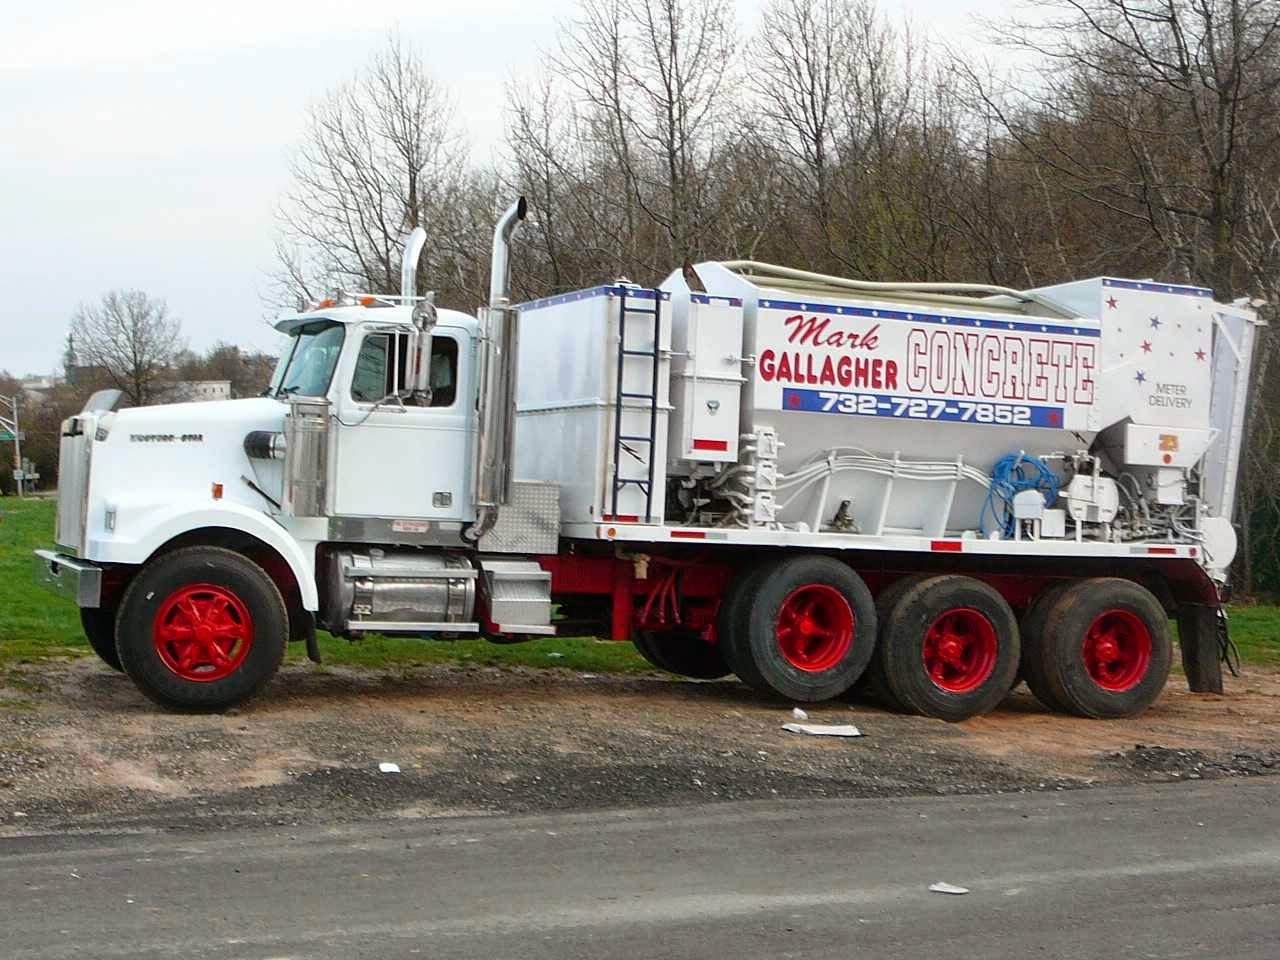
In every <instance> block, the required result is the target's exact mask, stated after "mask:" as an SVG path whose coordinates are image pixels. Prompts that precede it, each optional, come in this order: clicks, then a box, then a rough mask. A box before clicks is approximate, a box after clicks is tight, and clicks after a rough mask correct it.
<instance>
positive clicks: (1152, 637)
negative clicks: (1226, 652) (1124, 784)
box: [1039, 577, 1173, 720]
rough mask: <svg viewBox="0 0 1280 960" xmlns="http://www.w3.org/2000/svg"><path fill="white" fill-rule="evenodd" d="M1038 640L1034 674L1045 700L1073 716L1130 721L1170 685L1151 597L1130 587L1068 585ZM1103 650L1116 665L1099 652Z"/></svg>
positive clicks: (1166, 651)
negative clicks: (1046, 695) (1039, 677)
mask: <svg viewBox="0 0 1280 960" xmlns="http://www.w3.org/2000/svg"><path fill="white" fill-rule="evenodd" d="M1043 635H1044V642H1043V643H1042V645H1041V648H1040V663H1039V667H1040V669H1041V670H1043V671H1044V679H1045V683H1046V684H1047V687H1048V690H1049V692H1050V695H1051V696H1052V697H1054V698H1055V699H1056V700H1057V702H1059V703H1061V704H1062V708H1063V709H1065V710H1066V711H1068V712H1070V713H1074V714H1076V715H1078V716H1081V717H1090V718H1092V719H1096V720H1109V719H1116V718H1120V717H1134V716H1137V715H1138V714H1140V713H1142V712H1143V711H1144V710H1146V709H1147V708H1148V707H1150V706H1151V704H1153V703H1155V701H1156V699H1157V698H1158V697H1159V696H1160V693H1161V691H1162V690H1164V685H1165V682H1166V681H1167V680H1168V679H1169V667H1170V665H1171V664H1172V663H1173V637H1172V633H1171V631H1170V629H1169V618H1168V617H1167V616H1166V615H1165V611H1164V608H1163V607H1161V606H1160V602H1159V601H1158V600H1157V599H1156V598H1155V596H1154V595H1152V593H1151V591H1149V590H1147V589H1146V588H1144V587H1140V586H1138V584H1136V583H1133V582H1131V581H1129V580H1120V579H1115V578H1110V577H1106V578H1103V577H1099V578H1097V579H1092V580H1081V581H1078V582H1076V583H1073V584H1072V585H1071V586H1070V587H1068V588H1067V589H1066V590H1064V591H1063V592H1062V593H1061V594H1060V595H1059V596H1058V597H1057V599H1056V600H1055V602H1054V603H1053V606H1052V607H1051V608H1050V609H1049V611H1048V613H1047V615H1046V617H1045V625H1044V634H1043ZM1144 635H1145V639H1144ZM1108 642H1109V643H1110V644H1111V645H1112V649H1113V650H1114V651H1115V653H1116V656H1115V659H1110V657H1109V654H1107V653H1105V652H1102V651H1104V650H1105V649H1106V648H1105V647H1104V646H1103V644H1105V643H1108ZM1144 647H1146V654H1145V655H1143V653H1142V650H1143V648H1144Z"/></svg>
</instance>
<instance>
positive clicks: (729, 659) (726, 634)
mask: <svg viewBox="0 0 1280 960" xmlns="http://www.w3.org/2000/svg"><path fill="white" fill-rule="evenodd" d="M768 566H769V565H768V564H754V565H750V566H745V567H743V568H742V569H740V570H738V571H737V573H736V575H735V576H734V578H733V579H732V580H730V581H729V585H728V587H726V588H725V591H724V596H722V597H721V598H720V609H719V610H718V611H717V613H716V646H717V648H719V650H720V655H721V656H722V657H724V662H725V664H726V665H727V666H728V667H729V671H730V672H731V673H733V674H735V675H736V676H737V677H738V678H739V679H741V678H742V674H741V672H740V671H739V670H738V667H737V665H736V663H735V661H734V649H735V645H734V642H733V638H734V637H736V636H738V635H739V634H741V633H743V632H744V631H745V630H746V629H747V614H748V613H749V612H750V610H749V604H747V603H746V601H745V598H747V597H749V596H751V595H752V594H753V593H754V592H755V589H756V586H755V585H756V583H757V581H758V580H759V579H760V577H761V576H762V575H763V574H764V572H765V571H766V570H767V569H768Z"/></svg>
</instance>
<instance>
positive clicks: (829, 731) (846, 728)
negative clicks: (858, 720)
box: [782, 723, 862, 737]
mask: <svg viewBox="0 0 1280 960" xmlns="http://www.w3.org/2000/svg"><path fill="white" fill-rule="evenodd" d="M782 729H783V730H786V731H788V732H789V733H807V734H808V735H809V736H811V737H860V736H862V731H861V730H859V729H858V728H857V727H855V726H854V725H853V724H852V723H784V724H783V725H782Z"/></svg>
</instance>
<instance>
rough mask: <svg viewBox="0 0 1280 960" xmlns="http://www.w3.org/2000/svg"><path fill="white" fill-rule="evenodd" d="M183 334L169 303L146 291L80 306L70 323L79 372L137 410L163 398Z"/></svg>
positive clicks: (119, 292) (110, 295) (114, 293)
mask: <svg viewBox="0 0 1280 960" xmlns="http://www.w3.org/2000/svg"><path fill="white" fill-rule="evenodd" d="M181 333H182V325H181V324H180V323H179V322H178V320H176V319H175V318H173V317H171V316H170V315H169V310H168V308H167V307H166V306H165V303H164V301H163V300H154V299H152V298H151V297H149V296H147V295H146V294H145V293H143V292H142V291H141V290H112V291H110V292H108V293H106V294H104V295H103V297H102V299H101V300H100V301H99V302H97V303H94V304H81V305H80V306H79V307H78V308H77V310H76V312H75V314H74V315H73V316H72V319H71V335H72V337H73V338H74V342H75V349H76V354H77V356H78V357H79V361H80V366H81V367H85V368H89V369H91V370H92V371H94V373H96V374H100V375H101V376H103V377H104V378H106V379H107V380H108V381H109V382H110V383H112V384H113V385H114V386H116V387H117V388H119V389H120V390H121V391H123V393H124V396H125V398H126V400H127V401H128V403H129V404H130V405H132V406H145V405H146V404H149V403H156V402H157V401H159V400H162V399H163V398H164V395H165V393H166V392H167V391H168V384H169V381H170V379H171V372H172V367H173V364H174V361H175V359H176V358H177V357H178V356H179V355H180V354H181V352H182V350H183V343H182V338H181Z"/></svg>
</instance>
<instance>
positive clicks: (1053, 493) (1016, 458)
mask: <svg viewBox="0 0 1280 960" xmlns="http://www.w3.org/2000/svg"><path fill="white" fill-rule="evenodd" d="M1059 485H1060V484H1059V480H1058V476H1057V474H1055V473H1054V472H1053V470H1052V469H1051V468H1050V467H1049V464H1047V463H1045V462H1044V461H1043V460H1041V459H1040V458H1039V457H1032V456H1029V455H1027V454H1025V453H1011V454H1009V456H1007V457H1001V458H1000V459H999V460H997V461H996V464H995V466H993V467H992V468H991V489H990V490H988V491H987V500H986V503H984V504H983V505H982V516H981V517H980V518H979V521H978V522H979V524H980V525H981V526H982V532H983V533H986V532H987V511H990V512H991V518H992V519H993V520H994V521H995V522H996V523H997V524H999V529H1000V532H1001V534H1002V535H1003V536H1006V537H1011V536H1013V531H1014V523H1015V520H1014V516H1013V495H1014V494H1015V493H1021V492H1022V491H1023V490H1039V491H1040V492H1041V493H1042V494H1043V495H1044V502H1045V506H1049V507H1052V506H1053V504H1054V502H1055V501H1056V500H1057V499H1058V487H1059Z"/></svg>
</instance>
